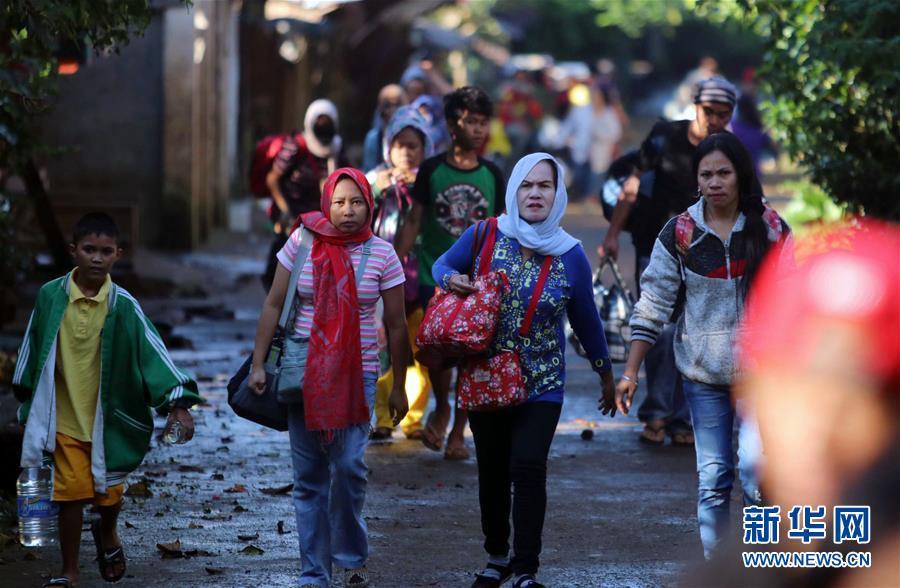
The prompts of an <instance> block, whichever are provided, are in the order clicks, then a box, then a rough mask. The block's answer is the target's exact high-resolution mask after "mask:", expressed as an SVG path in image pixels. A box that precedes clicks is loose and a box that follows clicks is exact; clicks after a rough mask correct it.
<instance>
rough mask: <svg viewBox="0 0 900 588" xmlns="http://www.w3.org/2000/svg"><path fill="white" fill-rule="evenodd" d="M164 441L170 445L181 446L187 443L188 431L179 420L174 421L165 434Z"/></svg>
mask: <svg viewBox="0 0 900 588" xmlns="http://www.w3.org/2000/svg"><path fill="white" fill-rule="evenodd" d="M163 441H165V442H166V443H168V444H169V445H181V444H183V443H187V429H185V428H184V425H182V424H181V421H179V420H178V419H175V420H173V421H172V422H171V423H170V424H169V426H167V427H166V430H165V431H164V432H163Z"/></svg>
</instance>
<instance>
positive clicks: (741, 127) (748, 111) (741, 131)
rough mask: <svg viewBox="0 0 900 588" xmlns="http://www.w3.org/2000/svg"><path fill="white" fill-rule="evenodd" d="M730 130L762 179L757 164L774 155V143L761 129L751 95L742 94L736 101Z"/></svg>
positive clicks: (754, 102)
mask: <svg viewBox="0 0 900 588" xmlns="http://www.w3.org/2000/svg"><path fill="white" fill-rule="evenodd" d="M731 130H732V132H733V133H734V134H735V135H737V137H738V139H740V140H741V142H742V143H743V144H744V147H746V148H747V151H749V152H750V157H752V158H753V166H754V167H755V168H756V174H757V175H758V176H760V177H762V175H761V173H760V168H759V162H760V160H761V159H762V158H763V156H764V155H766V154H770V155H774V154H775V153H776V149H775V142H774V141H772V137H771V136H769V133H767V132H766V130H765V128H764V127H763V122H762V117H760V115H759V109H758V108H757V106H756V98H755V97H754V95H753V94H749V93H743V94H741V97H740V98H738V101H737V112H736V116H735V117H734V119H732V121H731Z"/></svg>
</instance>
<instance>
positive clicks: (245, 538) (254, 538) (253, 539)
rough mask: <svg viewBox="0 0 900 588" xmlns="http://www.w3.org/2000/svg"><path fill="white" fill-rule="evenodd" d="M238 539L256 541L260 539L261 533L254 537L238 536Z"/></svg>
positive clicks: (255, 534) (253, 535)
mask: <svg viewBox="0 0 900 588" xmlns="http://www.w3.org/2000/svg"><path fill="white" fill-rule="evenodd" d="M238 539H240V540H241V541H256V540H257V539H259V533H254V534H252V535H238Z"/></svg>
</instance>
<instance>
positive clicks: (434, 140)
mask: <svg viewBox="0 0 900 588" xmlns="http://www.w3.org/2000/svg"><path fill="white" fill-rule="evenodd" d="M412 107H413V108H415V109H416V110H418V111H419V114H421V115H422V118H423V119H424V120H425V125H426V129H427V131H428V137H429V140H430V141H431V144H432V146H433V147H434V150H435V151H436V152H441V151H446V150H447V149H448V148H449V147H450V143H451V141H450V131H449V130H448V129H447V121H446V120H444V105H443V102H442V101H441V99H440V98H438V97H437V96H432V95H430V94H424V95H422V96H419V97H418V98H416V99H415V100H413V101H412Z"/></svg>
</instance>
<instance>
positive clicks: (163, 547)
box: [156, 539, 184, 559]
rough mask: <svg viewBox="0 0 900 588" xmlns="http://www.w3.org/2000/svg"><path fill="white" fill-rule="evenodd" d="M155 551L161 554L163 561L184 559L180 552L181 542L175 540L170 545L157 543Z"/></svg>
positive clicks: (182, 553)
mask: <svg viewBox="0 0 900 588" xmlns="http://www.w3.org/2000/svg"><path fill="white" fill-rule="evenodd" d="M156 549H157V550H159V552H160V554H162V558H163V559H180V558H183V557H184V552H183V551H182V550H181V541H180V540H178V539H176V540H175V541H172V542H171V543H157V544H156Z"/></svg>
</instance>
